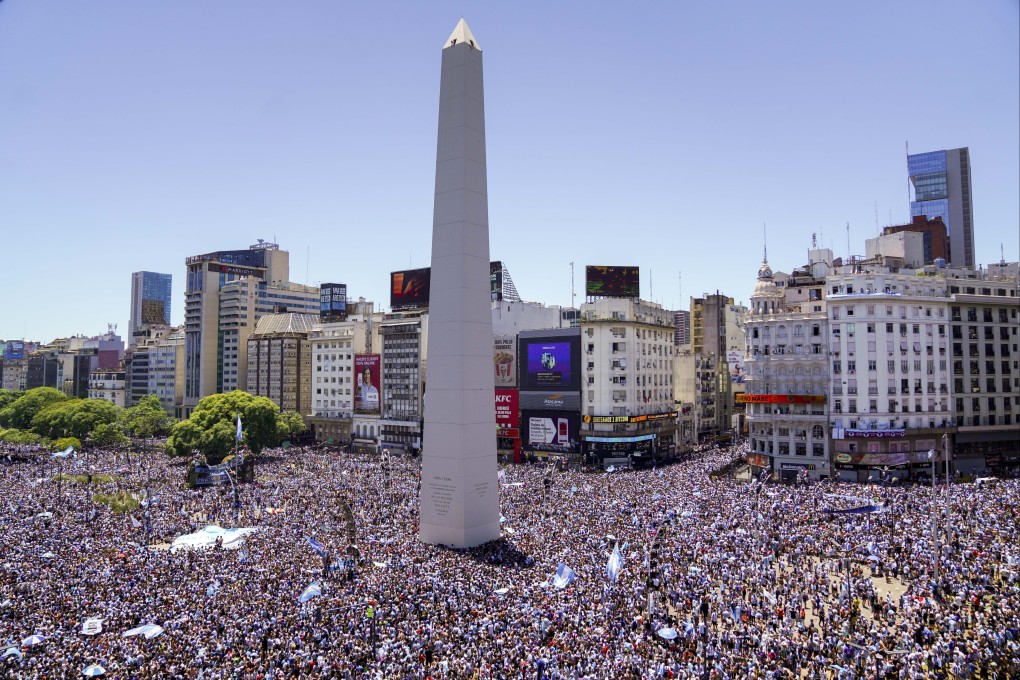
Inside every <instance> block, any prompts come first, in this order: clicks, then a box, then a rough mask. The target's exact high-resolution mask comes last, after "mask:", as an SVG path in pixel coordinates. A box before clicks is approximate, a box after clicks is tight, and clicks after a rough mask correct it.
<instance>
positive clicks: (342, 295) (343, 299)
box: [319, 283, 347, 321]
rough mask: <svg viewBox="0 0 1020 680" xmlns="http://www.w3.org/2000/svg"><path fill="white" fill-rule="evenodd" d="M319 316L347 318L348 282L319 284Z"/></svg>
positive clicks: (341, 319)
mask: <svg viewBox="0 0 1020 680" xmlns="http://www.w3.org/2000/svg"><path fill="white" fill-rule="evenodd" d="M319 316H320V317H321V318H324V319H326V318H329V319H338V320H340V321H343V320H344V319H346V318H347V284H346V283H323V284H320V285H319Z"/></svg>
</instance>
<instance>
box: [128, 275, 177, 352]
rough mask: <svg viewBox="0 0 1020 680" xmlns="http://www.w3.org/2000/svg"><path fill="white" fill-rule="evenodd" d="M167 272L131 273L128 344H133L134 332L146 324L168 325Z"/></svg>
mask: <svg viewBox="0 0 1020 680" xmlns="http://www.w3.org/2000/svg"><path fill="white" fill-rule="evenodd" d="M172 278H173V277H171V276H170V275H169V274H158V273H156V272H134V273H133V274H132V275H131V320H130V322H129V323H128V344H132V345H133V344H134V336H135V333H137V332H139V331H141V330H142V329H143V328H144V327H145V326H148V325H160V326H169V325H170V288H171V280H172Z"/></svg>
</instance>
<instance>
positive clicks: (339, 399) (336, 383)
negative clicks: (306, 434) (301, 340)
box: [306, 306, 372, 442]
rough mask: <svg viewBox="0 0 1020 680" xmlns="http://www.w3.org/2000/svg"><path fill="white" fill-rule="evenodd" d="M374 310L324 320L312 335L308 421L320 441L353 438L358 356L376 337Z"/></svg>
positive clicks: (338, 440) (337, 440) (364, 352)
mask: <svg viewBox="0 0 1020 680" xmlns="http://www.w3.org/2000/svg"><path fill="white" fill-rule="evenodd" d="M371 321H372V313H371V307H370V306H369V312H368V315H367V316H364V315H358V316H354V317H350V318H348V319H347V320H346V321H336V322H330V323H322V324H320V325H317V326H316V327H315V328H314V329H312V331H311V333H310V334H309V343H310V344H311V351H312V357H311V372H310V374H309V375H310V382H309V392H310V397H309V398H310V404H311V410H310V415H309V417H307V418H306V423H307V425H308V428H309V430H311V432H312V434H313V435H314V436H315V439H316V440H317V441H322V442H329V441H332V442H342V441H348V440H350V438H351V425H352V416H353V413H354V390H355V385H356V382H355V374H354V356H355V355H356V354H368V353H369V351H370V348H371V346H372V345H371V339H372V330H371V329H372V323H371Z"/></svg>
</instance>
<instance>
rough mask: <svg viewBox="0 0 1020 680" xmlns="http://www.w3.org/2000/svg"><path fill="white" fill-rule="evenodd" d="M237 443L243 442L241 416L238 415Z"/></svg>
mask: <svg viewBox="0 0 1020 680" xmlns="http://www.w3.org/2000/svg"><path fill="white" fill-rule="evenodd" d="M237 441H241V414H240V413H238V414H237Z"/></svg>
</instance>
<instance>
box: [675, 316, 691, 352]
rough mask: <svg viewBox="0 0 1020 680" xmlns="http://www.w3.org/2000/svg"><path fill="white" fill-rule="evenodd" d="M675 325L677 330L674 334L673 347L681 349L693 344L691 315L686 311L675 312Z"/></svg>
mask: <svg viewBox="0 0 1020 680" xmlns="http://www.w3.org/2000/svg"><path fill="white" fill-rule="evenodd" d="M673 325H674V327H675V328H676V330H675V331H674V333H673V345H675V346H677V347H679V346H680V345H689V344H691V313H690V312H688V311H687V310H684V309H681V310H680V311H679V312H673Z"/></svg>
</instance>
